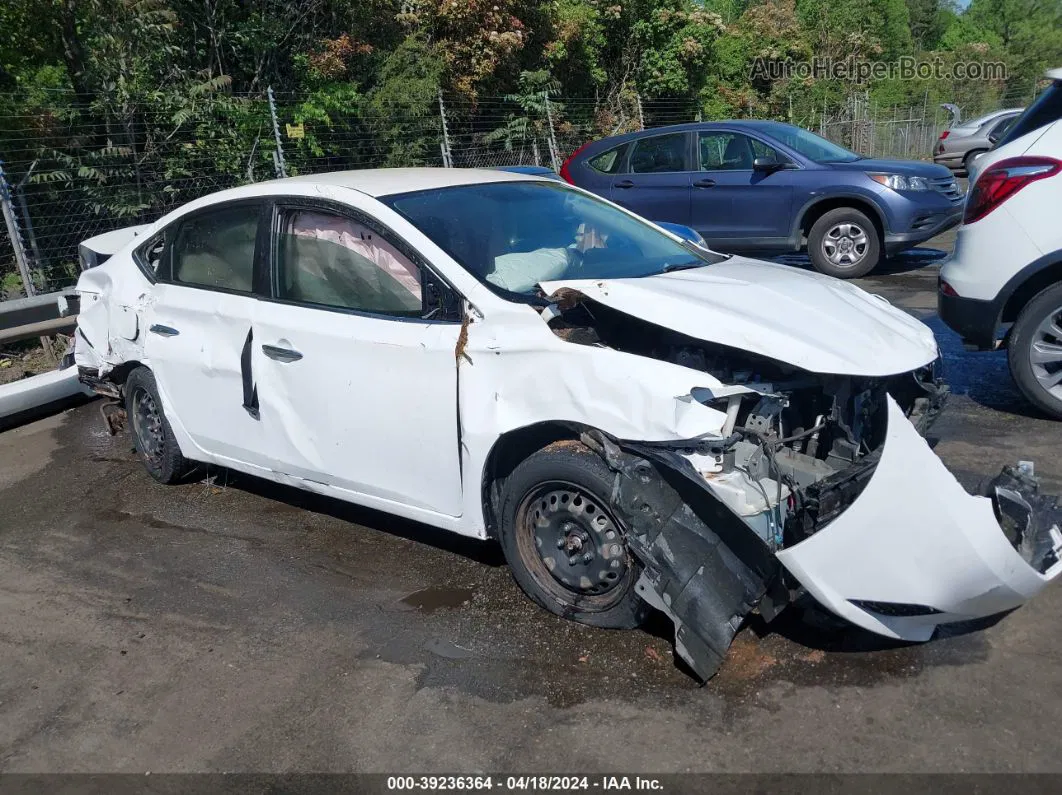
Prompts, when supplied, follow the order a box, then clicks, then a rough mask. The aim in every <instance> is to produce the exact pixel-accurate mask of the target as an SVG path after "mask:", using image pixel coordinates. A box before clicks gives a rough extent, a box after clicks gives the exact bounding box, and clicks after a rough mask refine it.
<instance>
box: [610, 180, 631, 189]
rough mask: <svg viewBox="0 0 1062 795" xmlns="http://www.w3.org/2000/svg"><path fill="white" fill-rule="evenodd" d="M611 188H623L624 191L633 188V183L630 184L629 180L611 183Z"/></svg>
mask: <svg viewBox="0 0 1062 795" xmlns="http://www.w3.org/2000/svg"><path fill="white" fill-rule="evenodd" d="M612 187H614V188H624V189H626V188H633V187H634V183H633V182H631V181H630V180H629V179H624V180H620V181H619V182H615V183H613V184H612Z"/></svg>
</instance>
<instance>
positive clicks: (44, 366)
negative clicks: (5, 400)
mask: <svg viewBox="0 0 1062 795" xmlns="http://www.w3.org/2000/svg"><path fill="white" fill-rule="evenodd" d="M53 348H57V349H58V352H57V353H56V358H55V359H49V358H48V355H47V354H46V353H45V351H44V348H43V347H41V344H40V343H39V342H38V341H37V340H33V342H32V343H29V342H27V343H22V344H19V345H9V346H5V347H3V348H0V384H10V383H12V382H14V381H20V380H22V379H23V378H31V377H32V376H35V375H40V374H41V373H47V372H48V371H49V370H54V369H55V367H56V362H58V361H59V357H60V356H62V351H63V350H65V349H66V342H65V340H62V341H58V342H57V343H53Z"/></svg>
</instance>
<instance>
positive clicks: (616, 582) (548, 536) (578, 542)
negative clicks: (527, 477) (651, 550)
mask: <svg viewBox="0 0 1062 795" xmlns="http://www.w3.org/2000/svg"><path fill="white" fill-rule="evenodd" d="M517 523H518V527H517V533H518V536H517V545H518V547H519V549H520V553H521V557H522V558H523V559H524V561H525V562H526V563H527V564H528V569H529V570H530V572H531V575H532V576H533V577H534V578H535V580H536V582H538V584H539V585H541V586H542V587H543V588H544V589H545V590H547V591H549V592H550V593H552V594H553V595H554V596H556V597H557V598H558V599H560V600H562V601H567V602H572V601H577V602H578V604H579V606H580V607H583V608H587V609H596V610H603V609H607V608H608V607H611V606H612V605H614V604H615V603H617V602H618V601H619V600H620V599H621V598H622V597H623V595H624V593H625V592H626V589H627V586H628V585H629V579H630V574H631V572H632V568H631V560H630V555H629V552H628V550H627V545H626V544H625V543H624V540H623V530H622V528H621V525H620V524H619V522H618V521H617V520H616V518H615V517H614V516H613V515H612V512H611V511H609V510H608V508H607V507H606V506H605V505H604V504H603V503H602V502H601V501H600V500H598V499H597V498H596V497H594V496H593V495H592V494H590V493H589V492H588V491H587V490H586V489H584V488H582V487H580V486H577V485H575V484H574V483H567V482H564V481H550V482H546V483H540V484H538V485H537V486H535V487H534V488H533V489H531V490H530V491H528V493H527V494H526V495H525V497H524V499H523V500H522V501H521V502H520V508H519V510H518V512H517Z"/></svg>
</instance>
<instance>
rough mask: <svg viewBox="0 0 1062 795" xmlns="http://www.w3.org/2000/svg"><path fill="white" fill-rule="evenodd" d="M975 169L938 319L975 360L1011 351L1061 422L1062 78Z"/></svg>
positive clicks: (1019, 375) (1054, 77)
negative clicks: (976, 354) (983, 353)
mask: <svg viewBox="0 0 1062 795" xmlns="http://www.w3.org/2000/svg"><path fill="white" fill-rule="evenodd" d="M1047 76H1048V78H1050V79H1051V85H1050V87H1049V88H1048V89H1047V90H1046V91H1044V92H1043V93H1042V94H1041V95H1040V97H1039V98H1038V99H1037V100H1036V102H1035V103H1034V104H1033V105H1032V106H1031V107H1029V109H1028V110H1026V111H1025V113H1024V114H1022V116H1021V117H1020V118H1019V119H1018V121H1017V122H1015V124H1014V126H1013V127H1011V128H1010V131H1009V132H1008V133H1007V134H1006V136H1005V137H1004V138H1003V139H1002V140H1000V141H999V143H998V144H997V146H996V148H995V149H993V150H992V151H990V152H988V153H987V154H985V155H982V156H981V157H980V158H978V159H977V162H976V164H975V167H974V174H973V175H972V176H971V187H970V191H969V194H968V196H967V200H966V210H965V214H964V216H963V224H962V226H961V227H959V231H958V236H957V239H956V243H955V252H954V253H953V254H952V256H951V257H950V258H949V259H948V260H947V261H946V262H945V263H944V265H943V266H942V268H941V271H940V290H939V309H940V316H941V318H942V319H943V320H944V322H945V323H947V324H948V325H949V326H950V327H951V328H953V329H954V330H955V331H957V332H958V333H959V334H960V335H961V336H962V337H963V340H964V341H965V342H966V344H967V345H968V346H969V347H971V348H973V349H976V350H996V349H998V348H1001V347H1002V348H1006V349H1007V357H1008V361H1009V362H1010V371H1011V374H1012V375H1013V376H1014V381H1015V382H1016V383H1017V385H1018V388H1019V389H1020V390H1021V391H1022V394H1024V395H1025V397H1026V398H1028V399H1029V401H1030V402H1031V403H1033V404H1034V405H1035V406H1036V407H1037V408H1039V409H1040V410H1042V411H1043V412H1044V413H1046V414H1048V415H1049V416H1051V417H1054V418H1056V419H1062V69H1054V70H1052V71H1050V72H1048V73H1047Z"/></svg>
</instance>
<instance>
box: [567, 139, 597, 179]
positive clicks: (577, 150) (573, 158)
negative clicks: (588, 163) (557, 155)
mask: <svg viewBox="0 0 1062 795" xmlns="http://www.w3.org/2000/svg"><path fill="white" fill-rule="evenodd" d="M592 143H593V141H587V142H586V143H585V144H583V145H582V146H580V147H579V148H578V149H576V150H575V151H574V152H572V153H571V154H570V155H569V156H568V159H567V160H565V161H564V163H563V165H561V167H560V175H561V179H563V180H564V181H565V182H567V183H568V184H569V185H574V184H575V180H574V179H572V172H571V169H569V168H568V166H569V165H570V164H571V162H572V161H573V160H575V156H576V155H578V154H579V153H580V152H581V151H583V150H584V149H586V147H588V146H590V144H592Z"/></svg>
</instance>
